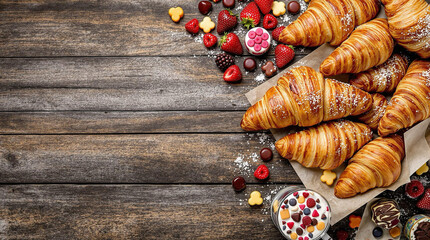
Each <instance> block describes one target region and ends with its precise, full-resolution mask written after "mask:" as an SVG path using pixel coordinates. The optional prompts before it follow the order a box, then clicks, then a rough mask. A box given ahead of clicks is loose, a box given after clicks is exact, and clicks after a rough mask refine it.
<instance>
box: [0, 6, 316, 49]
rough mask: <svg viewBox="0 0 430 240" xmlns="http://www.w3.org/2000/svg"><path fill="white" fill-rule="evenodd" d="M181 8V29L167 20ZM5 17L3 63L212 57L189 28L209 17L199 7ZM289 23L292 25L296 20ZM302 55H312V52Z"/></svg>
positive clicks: (35, 9) (25, 10) (15, 10)
mask: <svg viewBox="0 0 430 240" xmlns="http://www.w3.org/2000/svg"><path fill="white" fill-rule="evenodd" d="M213 5H214V10H213V11H212V14H211V15H210V17H211V18H212V20H213V21H214V22H215V23H217V21H216V19H217V17H218V12H219V11H221V9H222V8H223V7H222V4H221V3H218V4H213ZM244 5H245V3H237V6H242V8H243V6H244ZM176 6H181V7H182V8H183V9H184V12H185V16H184V18H183V19H182V20H181V22H180V23H178V24H176V23H174V22H173V21H172V20H171V19H170V17H169V15H168V10H169V8H171V7H176ZM233 11H235V12H236V13H240V11H236V10H233ZM0 13H1V14H0V28H1V30H2V31H0V56H3V57H11V56H15V57H17V56H20V57H36V56H39V57H40V56H155V55H157V56H160V55H163V56H172V55H175V56H178V55H179V56H184V55H188V56H189V55H193V54H196V55H206V54H207V49H206V48H205V47H204V45H203V44H202V43H201V39H202V36H203V32H202V31H201V32H200V34H199V35H197V36H192V35H191V34H189V33H187V32H186V31H185V28H184V26H185V23H186V22H188V21H189V20H191V19H193V18H197V19H198V20H199V21H201V20H202V19H203V17H204V16H203V15H201V14H200V13H199V12H198V8H197V1H189V0H174V1H165V0H136V1H128V0H106V1H97V0H90V1H83V0H76V1H54V0H30V1H8V0H6V1H1V2H0ZM289 17H290V18H291V20H293V19H295V18H296V17H297V16H292V15H290V16H289ZM281 24H282V22H281ZM213 32H214V34H216V35H217V36H218V34H217V33H216V31H213ZM235 32H236V33H238V35H239V37H240V39H242V41H243V39H244V36H245V33H246V31H245V29H244V28H243V27H241V26H238V27H236V30H235ZM298 50H299V51H302V54H307V53H310V52H311V50H312V49H304V48H298ZM273 52H274V51H273V49H272V51H271V53H270V54H273Z"/></svg>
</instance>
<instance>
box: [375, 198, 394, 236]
mask: <svg viewBox="0 0 430 240" xmlns="http://www.w3.org/2000/svg"><path fill="white" fill-rule="evenodd" d="M370 210H371V211H372V221H373V222H374V223H375V224H376V225H378V226H379V227H382V228H385V229H391V228H393V227H395V226H396V225H397V224H398V223H399V222H400V220H399V217H400V211H399V206H398V205H397V203H396V202H395V201H394V200H391V199H380V200H378V201H376V202H375V203H373V204H372V206H371V208H370Z"/></svg>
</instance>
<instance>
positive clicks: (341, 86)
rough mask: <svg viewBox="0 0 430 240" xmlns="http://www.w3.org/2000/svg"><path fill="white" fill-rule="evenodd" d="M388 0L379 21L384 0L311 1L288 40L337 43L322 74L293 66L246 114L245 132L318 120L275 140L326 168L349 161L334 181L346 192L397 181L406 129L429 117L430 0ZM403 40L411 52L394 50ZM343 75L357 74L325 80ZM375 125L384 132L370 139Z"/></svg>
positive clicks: (289, 154)
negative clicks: (348, 82)
mask: <svg viewBox="0 0 430 240" xmlns="http://www.w3.org/2000/svg"><path fill="white" fill-rule="evenodd" d="M381 1H382V4H384V7H385V13H386V15H387V19H383V18H376V19H373V18H374V17H375V16H376V15H377V14H378V12H379V10H380V2H379V0H312V1H311V2H310V4H309V7H308V9H307V10H306V11H305V12H304V13H303V14H302V15H301V16H300V17H299V18H298V19H297V20H296V21H294V22H293V23H291V24H290V25H289V26H287V27H286V28H285V29H284V30H283V31H282V33H281V34H280V37H279V39H280V41H281V42H283V43H286V44H290V45H294V46H319V45H321V44H323V43H326V42H328V43H329V44H330V45H333V46H338V47H337V48H336V49H335V50H334V51H333V52H332V53H331V54H330V56H328V57H327V58H326V59H325V60H324V61H323V62H322V63H321V65H320V68H319V71H320V72H317V71H315V70H314V69H312V68H310V67H306V66H301V67H296V68H293V69H290V70H288V71H286V73H285V74H284V75H283V76H282V77H281V78H280V79H279V80H278V82H277V86H274V87H272V88H270V89H269V90H268V91H267V92H266V94H265V95H264V97H263V98H262V99H261V100H260V101H258V102H257V103H256V104H254V105H253V106H251V107H250V108H249V109H248V110H247V111H246V113H245V115H244V116H243V118H242V122H241V127H242V128H243V129H244V130H246V131H256V130H263V129H271V128H285V127H288V126H293V125H295V126H300V127H310V128H306V129H304V130H302V131H299V132H295V133H292V134H289V135H287V136H285V137H284V138H282V139H280V140H279V141H277V142H276V150H277V151H278V152H279V154H280V155H281V156H282V157H284V158H286V159H289V160H292V161H297V162H299V163H300V164H301V165H303V166H304V167H308V168H321V169H324V170H327V169H329V170H331V169H335V168H337V167H339V166H340V165H341V164H342V163H343V162H345V161H346V160H348V159H349V161H348V165H347V167H346V169H345V170H344V171H343V172H342V174H341V175H340V177H339V179H338V181H337V183H336V185H335V189H334V190H335V191H334V193H335V195H336V196H337V197H338V198H348V197H352V196H355V195H356V194H358V193H364V192H366V191H368V190H369V189H372V188H375V187H387V186H389V185H391V184H392V183H394V182H395V181H396V180H397V179H398V177H399V176H400V173H401V161H402V160H403V158H404V157H405V146H404V142H403V137H402V132H403V131H404V130H403V129H406V128H409V127H411V126H413V125H414V124H416V123H418V122H420V121H422V120H424V119H427V118H429V117H430V59H428V58H429V57H430V5H429V4H428V3H427V2H426V1H425V0H381ZM372 19H373V20H372ZM396 44H398V45H399V46H401V47H399V48H402V47H403V48H404V49H406V50H408V51H409V52H407V51H406V54H404V52H402V51H397V50H398V49H397V47H396V50H394V48H395V45H396ZM426 58H427V60H426ZM411 59H412V60H411ZM343 73H351V75H350V84H347V83H343V82H340V81H337V80H333V79H330V78H325V76H333V75H338V74H343ZM387 94H392V98H391V100H390V102H389V103H388V101H387V99H386V98H385V96H384V95H387ZM349 116H351V117H349ZM345 117H348V120H346V119H342V120H339V119H341V118H345ZM355 121H359V122H362V123H357V122H355ZM372 130H373V131H377V133H378V134H379V136H380V137H378V138H376V139H374V140H372V138H373V131H372Z"/></svg>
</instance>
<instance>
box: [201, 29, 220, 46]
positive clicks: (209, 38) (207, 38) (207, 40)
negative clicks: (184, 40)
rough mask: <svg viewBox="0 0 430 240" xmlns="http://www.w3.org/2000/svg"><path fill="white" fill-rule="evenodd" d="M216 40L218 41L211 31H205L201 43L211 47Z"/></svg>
mask: <svg viewBox="0 0 430 240" xmlns="http://www.w3.org/2000/svg"><path fill="white" fill-rule="evenodd" d="M217 41H218V38H217V37H216V36H215V35H213V34H212V33H206V34H205V35H204V36H203V44H204V45H205V46H206V47H207V48H210V47H213V46H214V45H215V44H216V42H217Z"/></svg>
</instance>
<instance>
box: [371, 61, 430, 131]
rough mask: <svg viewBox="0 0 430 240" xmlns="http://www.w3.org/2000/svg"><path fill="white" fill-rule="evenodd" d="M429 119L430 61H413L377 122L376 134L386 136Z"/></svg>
mask: <svg viewBox="0 0 430 240" xmlns="http://www.w3.org/2000/svg"><path fill="white" fill-rule="evenodd" d="M428 117H430V60H415V61H413V62H412V63H411V65H410V66H409V68H408V71H407V72H406V75H405V76H404V77H403V79H402V80H400V83H399V85H398V86H397V89H396V92H395V93H394V95H393V98H391V101H390V104H388V107H387V110H386V111H385V114H384V116H383V117H382V118H381V121H379V126H378V133H379V135H380V136H387V135H389V134H391V133H395V132H397V131H399V130H400V129H402V128H406V127H411V126H412V125H414V124H415V123H417V122H419V121H422V120H424V119H426V118H428Z"/></svg>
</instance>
